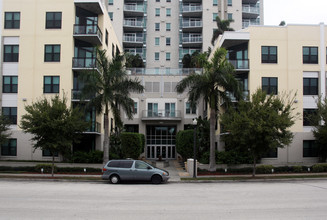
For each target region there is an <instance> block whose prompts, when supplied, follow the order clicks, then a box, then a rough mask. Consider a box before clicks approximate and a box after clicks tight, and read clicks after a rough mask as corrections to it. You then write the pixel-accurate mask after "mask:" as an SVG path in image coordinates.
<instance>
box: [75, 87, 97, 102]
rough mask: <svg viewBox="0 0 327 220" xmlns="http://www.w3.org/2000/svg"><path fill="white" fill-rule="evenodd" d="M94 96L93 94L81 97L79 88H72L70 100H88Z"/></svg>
mask: <svg viewBox="0 0 327 220" xmlns="http://www.w3.org/2000/svg"><path fill="white" fill-rule="evenodd" d="M94 97H95V95H89V97H82V91H81V90H75V89H72V100H73V101H81V100H83V101H89V100H91V99H93V98H94ZM82 98H83V99H82Z"/></svg>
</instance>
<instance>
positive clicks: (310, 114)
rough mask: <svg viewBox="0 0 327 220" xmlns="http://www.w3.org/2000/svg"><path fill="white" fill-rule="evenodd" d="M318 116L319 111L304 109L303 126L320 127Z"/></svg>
mask: <svg viewBox="0 0 327 220" xmlns="http://www.w3.org/2000/svg"><path fill="white" fill-rule="evenodd" d="M316 115H317V109H303V126H315V125H318V121H316V118H315V116H316Z"/></svg>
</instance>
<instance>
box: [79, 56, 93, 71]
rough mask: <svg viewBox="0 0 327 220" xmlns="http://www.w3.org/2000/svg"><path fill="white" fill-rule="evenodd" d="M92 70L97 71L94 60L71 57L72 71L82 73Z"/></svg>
mask: <svg viewBox="0 0 327 220" xmlns="http://www.w3.org/2000/svg"><path fill="white" fill-rule="evenodd" d="M92 69H95V70H97V71H99V69H98V66H97V63H96V59H95V58H87V57H73V70H74V71H84V70H92Z"/></svg>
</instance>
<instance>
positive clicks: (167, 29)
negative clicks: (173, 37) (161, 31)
mask: <svg viewBox="0 0 327 220" xmlns="http://www.w3.org/2000/svg"><path fill="white" fill-rule="evenodd" d="M170 30H171V23H166V31H170Z"/></svg>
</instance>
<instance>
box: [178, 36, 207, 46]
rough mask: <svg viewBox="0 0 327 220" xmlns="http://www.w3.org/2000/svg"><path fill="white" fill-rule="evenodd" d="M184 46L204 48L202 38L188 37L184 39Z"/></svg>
mask: <svg viewBox="0 0 327 220" xmlns="http://www.w3.org/2000/svg"><path fill="white" fill-rule="evenodd" d="M182 43H183V46H188V47H201V46H202V36H200V35H198V36H188V37H182Z"/></svg>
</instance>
